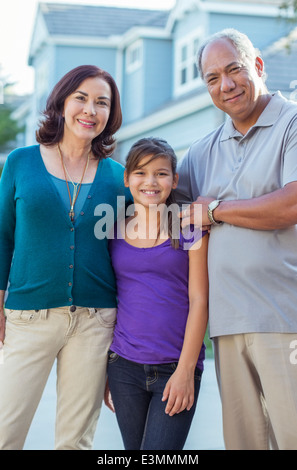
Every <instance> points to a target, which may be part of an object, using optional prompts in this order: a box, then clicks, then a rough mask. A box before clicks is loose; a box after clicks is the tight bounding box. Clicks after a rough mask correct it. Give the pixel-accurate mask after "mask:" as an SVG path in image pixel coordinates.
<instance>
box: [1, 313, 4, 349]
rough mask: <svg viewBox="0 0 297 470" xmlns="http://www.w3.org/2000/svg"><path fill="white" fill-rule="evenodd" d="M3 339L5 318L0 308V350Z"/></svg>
mask: <svg viewBox="0 0 297 470" xmlns="http://www.w3.org/2000/svg"><path fill="white" fill-rule="evenodd" d="M4 337H5V316H4V309H3V307H1V308H0V349H1V348H2V347H3V343H4Z"/></svg>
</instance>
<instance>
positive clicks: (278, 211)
mask: <svg viewBox="0 0 297 470" xmlns="http://www.w3.org/2000/svg"><path fill="white" fill-rule="evenodd" d="M214 199H215V198H208V197H203V196H200V197H198V199H197V200H196V201H195V202H194V203H193V204H201V206H202V225H203V226H207V225H209V224H210V221H209V218H208V214H207V210H208V204H209V203H210V202H211V201H212V200H214ZM193 204H192V206H193ZM213 217H214V219H215V221H217V222H225V223H227V224H230V225H236V226H238V227H244V228H249V229H254V230H277V229H284V228H287V227H290V226H292V225H295V224H297V181H294V182H292V183H288V184H287V185H286V186H284V187H283V188H281V189H277V190H276V191H273V192H271V193H269V194H265V195H263V196H259V197H257V198H252V199H239V200H232V201H222V202H221V203H220V204H219V206H218V207H217V208H216V209H215V210H214V211H213ZM189 221H190V218H188V220H186V219H185V218H184V217H183V225H185V224H187V222H189Z"/></svg>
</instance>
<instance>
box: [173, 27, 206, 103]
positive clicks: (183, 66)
mask: <svg viewBox="0 0 297 470" xmlns="http://www.w3.org/2000/svg"><path fill="white" fill-rule="evenodd" d="M200 37H201V32H198V33H197V31H195V32H194V33H191V34H190V35H188V36H186V37H184V38H182V39H181V40H180V41H177V43H176V49H175V57H176V59H175V63H176V66H175V93H176V94H180V93H184V92H186V91H190V90H192V89H193V88H195V87H196V86H197V84H198V83H199V81H200V78H199V74H198V69H197V66H196V54H197V51H198V47H199V42H200Z"/></svg>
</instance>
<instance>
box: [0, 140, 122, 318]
mask: <svg viewBox="0 0 297 470" xmlns="http://www.w3.org/2000/svg"><path fill="white" fill-rule="evenodd" d="M123 172H124V168H123V166H122V165H120V164H119V163H117V162H115V161H114V160H112V159H110V158H106V159H102V160H100V162H99V165H98V170H97V173H96V176H95V179H94V182H93V184H92V186H91V189H90V192H89V194H88V196H87V199H86V201H85V203H84V206H83V208H82V211H81V212H80V214H79V216H78V218H77V220H76V221H75V223H74V224H72V222H71V221H70V218H69V216H68V211H67V209H66V208H65V205H64V204H63V202H62V199H61V196H60V195H59V194H58V192H57V189H56V188H55V185H54V183H53V182H52V180H51V178H50V174H49V173H48V171H47V169H46V167H45V165H44V162H43V159H42V157H41V154H40V149H39V145H33V146H30V147H26V148H20V149H17V150H14V151H13V152H12V153H11V154H10V155H9V156H8V157H7V160H6V163H5V166H4V169H3V173H2V177H1V180H0V260H1V264H0V289H1V290H6V288H7V285H8V281H9V288H8V297H7V300H6V303H5V306H6V307H7V308H10V309H17V310H31V309H46V308H54V307H61V306H66V305H77V306H81V307H98V308H106V307H115V306H116V284H115V276H114V272H113V268H112V265H111V260H110V256H109V251H108V237H104V238H101V239H100V238H98V234H97V232H96V235H97V236H96V235H95V226H96V224H97V227H98V223H99V224H100V220H101V224H102V226H104V224H103V221H104V217H106V212H104V211H102V210H101V209H100V207H101V208H104V207H107V208H108V209H109V216H110V215H111V214H114V218H116V216H117V210H118V208H119V207H120V206H119V202H123V201H124V196H126V199H128V198H129V194H130V193H128V192H127V190H126V189H125V187H124V181H123ZM65 184H66V183H65ZM118 196H122V197H120V198H118ZM100 204H105V205H106V204H107V205H108V206H99V205H100ZM121 210H122V209H121ZM100 214H101V215H100ZM108 220H109V219H108ZM102 231H103V228H102V230H101V232H102Z"/></svg>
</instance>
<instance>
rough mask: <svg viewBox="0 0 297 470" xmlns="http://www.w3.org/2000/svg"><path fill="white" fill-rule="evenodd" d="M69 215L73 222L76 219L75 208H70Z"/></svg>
mask: <svg viewBox="0 0 297 470" xmlns="http://www.w3.org/2000/svg"><path fill="white" fill-rule="evenodd" d="M69 217H70V220H71V222H73V221H74V210H73V209H70V211H69Z"/></svg>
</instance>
